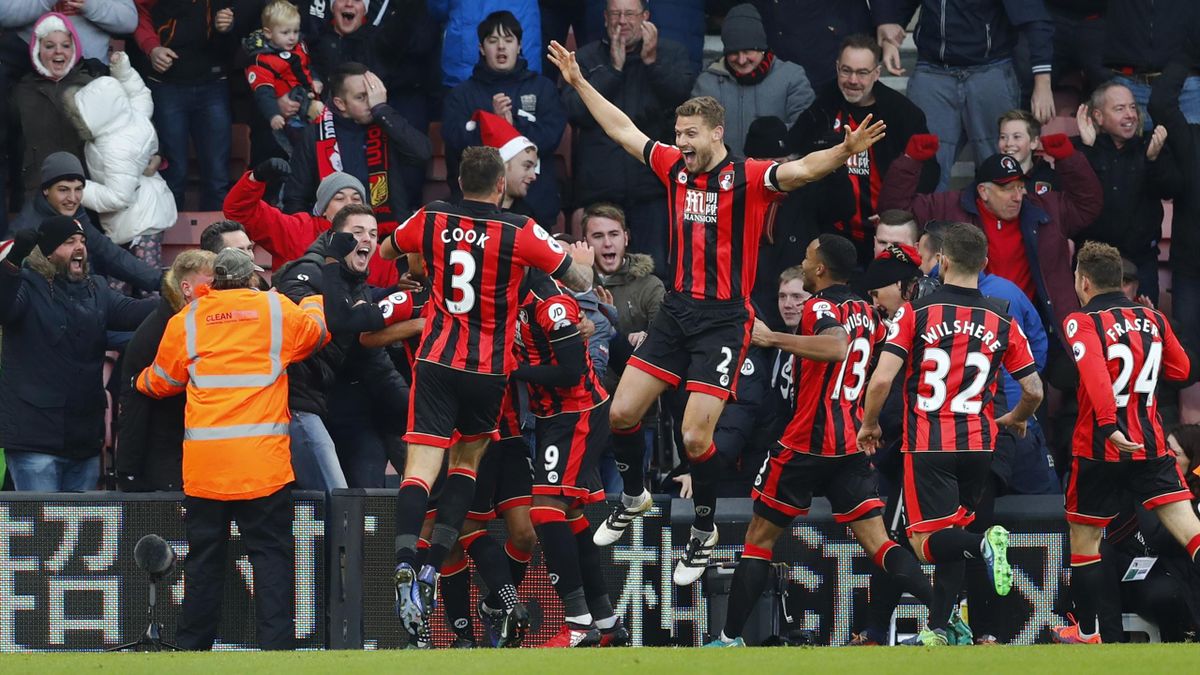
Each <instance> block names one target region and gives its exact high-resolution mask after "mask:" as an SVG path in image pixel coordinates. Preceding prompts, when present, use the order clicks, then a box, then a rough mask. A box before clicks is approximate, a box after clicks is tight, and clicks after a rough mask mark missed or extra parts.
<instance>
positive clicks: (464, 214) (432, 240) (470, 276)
mask: <svg viewBox="0 0 1200 675" xmlns="http://www.w3.org/2000/svg"><path fill="white" fill-rule="evenodd" d="M392 237H393V243H394V245H395V247H396V249H397V250H400V251H404V252H406V253H420V254H421V256H422V258H424V260H425V269H426V270H428V273H429V279H430V283H429V286H430V299H429V303H428V304H427V305H426V306H425V310H426V311H425V331H424V333H422V335H421V346H420V348H419V349H418V351H417V358H418V359H420V360H422V361H430V362H432V363H437V364H440V365H443V366H448V367H450V368H457V369H459V370H466V371H470V372H475V373H486V374H506V373H509V372H511V371H512V369H513V368H515V367H516V360H515V358H514V357H513V352H512V342H513V336H514V331H515V327H516V322H517V306H518V304H519V302H520V296H519V293H520V286H521V279H522V278H523V277H524V274H525V268H526V267H533V268H536V269H540V270H542V271H544V272H546V273H548V274H551V275H553V276H556V277H557V276H562V275H564V274H566V273H567V270H568V269H570V267H571V258H570V256H569V255H568V254H567V252H566V251H565V250H564V249H563V248H562V246H561V245H559V243H558V242H557V241H555V240H554V239H553V238H552V237H551V236H550V235H549V234H548V233H547V232H546V231H545V230H543V229H542V227H541V226H540V225H538V224H537V223H535V222H534V221H533V220H531V219H530V218H527V217H525V216H519V215H516V214H514V213H509V212H506V211H501V210H500V208H499V207H497V206H496V205H495V204H487V203H484V202H475V201H470V200H463V202H462V203H460V204H448V203H446V202H440V201H438V202H432V203H430V204H429V205H427V206H425V207H423V208H420V209H418V210H417V212H416V213H414V214H413V215H412V216H410V217H409V218H408V220H405V221H404V222H403V223H401V225H400V226H399V227H397V228H396V231H395V232H394V233H393V234H392Z"/></svg>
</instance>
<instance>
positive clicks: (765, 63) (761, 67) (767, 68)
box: [725, 50, 775, 87]
mask: <svg viewBox="0 0 1200 675" xmlns="http://www.w3.org/2000/svg"><path fill="white" fill-rule="evenodd" d="M772 63H775V54H773V53H772V52H771V51H769V50H768V51H765V52H763V60H762V63H759V64H758V67H757V68H755V69H754V70H752V71H750V72H748V73H746V74H745V75H738V74H737V73H735V72H733V69H732V68H730V69H729V72H730V73H731V74H732V75H733V79H735V80H737V83H738V84H740V85H742V86H744V87H750V86H753V85H756V84H758V83H759V82H762V81H763V80H765V79H767V74H768V73H770V72H771V64H772ZM725 66H726V67H728V66H729V64H728V63H726V64H725Z"/></svg>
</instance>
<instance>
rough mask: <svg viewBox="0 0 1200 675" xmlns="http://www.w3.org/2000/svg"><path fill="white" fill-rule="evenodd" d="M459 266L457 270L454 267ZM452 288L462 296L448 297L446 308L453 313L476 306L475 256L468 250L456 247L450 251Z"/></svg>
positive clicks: (466, 310)
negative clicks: (473, 283) (456, 297)
mask: <svg viewBox="0 0 1200 675" xmlns="http://www.w3.org/2000/svg"><path fill="white" fill-rule="evenodd" d="M456 267H457V268H458V269H457V270H455V269H454V268H456ZM450 269H451V274H450V290H451V294H453V292H454V291H458V292H459V294H460V295H461V296H462V297H461V298H459V299H458V300H453V299H451V298H450V297H448V298H446V310H447V311H448V312H450V313H451V314H466V313H467V312H469V311H471V310H472V309H474V307H475V288H474V287H473V286H471V281H473V280H474V279H475V258H474V257H472V256H471V254H470V253H469V252H468V251H463V250H461V249H456V250H453V251H451V252H450Z"/></svg>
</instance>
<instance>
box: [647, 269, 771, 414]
mask: <svg viewBox="0 0 1200 675" xmlns="http://www.w3.org/2000/svg"><path fill="white" fill-rule="evenodd" d="M753 327H754V313H753V312H751V311H750V305H749V302H748V301H746V300H722V301H712V300H695V299H692V298H689V297H687V296H685V295H682V294H680V293H674V292H670V293H667V295H666V297H665V298H664V299H663V303H662V307H661V308H660V309H659V310H658V314H657V315H655V317H654V322H653V323H651V324H650V328H649V330H648V334H647V336H646V340H645V341H644V342H642V344H641V346H639V347H638V348H637V350H636V351H635V352H634V353H633V356H631V357H629V365H630V366H633V367H634V368H637V369H638V370H642V371H645V372H647V373H649V374H651V375H653V376H654V377H656V378H658V379H660V380H662V381H663V382H666V383H667V384H669V385H671V386H672V387H678V386H679V385H680V383H683V384H684V389H686V390H687V391H699V392H703V393H705V394H710V395H712V396H716V397H717V398H719V399H721V400H726V399H728V398H729V397H730V396H732V395H733V392H734V391H736V389H737V378H738V373H739V372H740V371H741V369H742V361H743V360H745V358H746V350H747V349H748V348H749V347H750V330H751V328H753Z"/></svg>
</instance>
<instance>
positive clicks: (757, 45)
mask: <svg viewBox="0 0 1200 675" xmlns="http://www.w3.org/2000/svg"><path fill="white" fill-rule="evenodd" d="M721 43H722V44H723V45H724V49H725V51H724V53H725V54H732V53H734V52H740V51H742V50H744V49H757V50H759V51H763V52H765V51H767V49H769V47H768V45H767V31H766V30H764V29H763V22H762V15H760V14H759V13H758V10H757V9H756V8H755V7H754V5H752V4H750V3H748V2H747V3H743V4H740V5H738V6H736V7H734V8H732V9H730V10H729V13H728V14H726V15H725V22H724V23H722V24H721Z"/></svg>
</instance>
